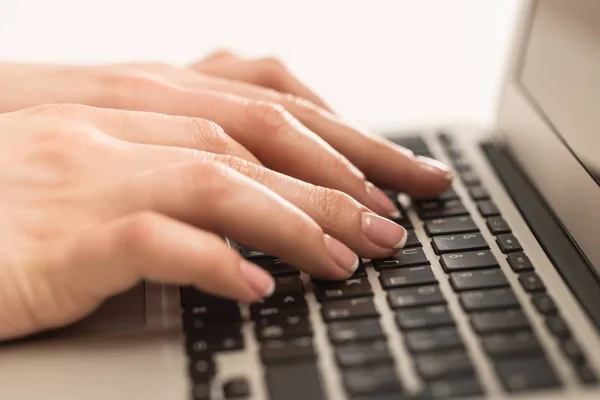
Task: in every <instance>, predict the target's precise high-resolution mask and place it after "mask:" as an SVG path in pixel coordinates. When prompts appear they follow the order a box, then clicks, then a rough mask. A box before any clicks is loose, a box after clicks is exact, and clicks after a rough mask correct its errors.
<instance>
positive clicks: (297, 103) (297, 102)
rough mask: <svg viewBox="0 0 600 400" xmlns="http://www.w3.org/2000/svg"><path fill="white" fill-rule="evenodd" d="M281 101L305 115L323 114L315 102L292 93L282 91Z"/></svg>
mask: <svg viewBox="0 0 600 400" xmlns="http://www.w3.org/2000/svg"><path fill="white" fill-rule="evenodd" d="M281 102H282V103H283V104H285V105H286V107H289V108H290V109H294V110H298V111H300V112H302V114H303V115H304V116H305V117H310V116H313V115H320V114H323V109H321V108H320V107H319V106H317V105H316V104H315V103H313V102H312V101H310V100H307V99H305V98H303V97H300V96H296V95H295V94H292V93H282V94H281Z"/></svg>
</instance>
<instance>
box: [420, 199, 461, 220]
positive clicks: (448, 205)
mask: <svg viewBox="0 0 600 400" xmlns="http://www.w3.org/2000/svg"><path fill="white" fill-rule="evenodd" d="M415 210H416V211H417V215H418V216H419V218H421V219H434V218H445V217H454V216H457V215H468V214H469V212H468V211H467V209H466V208H465V206H464V205H463V203H462V201H460V199H456V200H448V201H443V200H432V201H424V202H421V203H418V204H416V205H415Z"/></svg>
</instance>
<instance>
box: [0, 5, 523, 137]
mask: <svg viewBox="0 0 600 400" xmlns="http://www.w3.org/2000/svg"><path fill="white" fill-rule="evenodd" d="M517 3H518V0H387V1H382V0H380V1H372V0H371V1H351V0H346V1H324V0H322V1H314V0H301V1H284V0H278V1H275V0H272V1H266V0H254V1H252V0H238V1H233V0H212V1H202V0H195V1H193V0H168V1H153V0H146V1H137V0H136V1H124V0H121V1H117V0H102V1H85V0H78V1H75V0H37V1H36V0H0V60H4V61H36V62H37V61H39V62H77V63H92V62H94V63H95V62H119V61H135V60H161V61H168V62H172V63H186V62H189V61H192V60H194V59H195V58H198V57H200V56H202V55H205V54H206V53H208V52H210V51H212V50H215V49H217V48H220V47H227V48H230V49H234V50H236V51H239V52H242V53H244V54H246V55H250V56H258V55H276V56H278V57H280V58H282V59H283V60H284V61H285V62H286V63H287V64H288V65H289V67H290V68H291V69H292V70H293V71H295V72H296V73H297V74H298V75H299V76H300V77H301V78H303V79H304V80H305V81H306V82H308V83H309V84H310V85H311V86H312V87H314V88H315V89H316V90H318V91H319V92H320V93H321V94H322V95H323V97H324V98H325V99H326V100H327V101H328V102H329V103H330V104H332V105H333V107H334V108H335V109H336V110H337V111H338V112H340V113H341V114H343V115H345V116H347V117H348V118H349V119H351V120H353V121H354V122H357V123H360V124H363V125H367V126H370V127H377V128H389V127H406V126H414V125H429V124H440V123H465V122H466V123H475V124H483V125H487V124H489V123H491V122H492V121H493V115H494V110H495V106H496V99H497V95H498V89H499V85H500V82H501V80H500V79H501V76H502V72H503V71H502V69H503V66H504V61H505V57H506V54H507V51H508V45H509V43H510V42H509V39H510V35H511V26H512V24H513V22H514V16H515V10H516V5H517ZM1 95H3V96H6V95H10V93H8V94H7V93H2V94H1Z"/></svg>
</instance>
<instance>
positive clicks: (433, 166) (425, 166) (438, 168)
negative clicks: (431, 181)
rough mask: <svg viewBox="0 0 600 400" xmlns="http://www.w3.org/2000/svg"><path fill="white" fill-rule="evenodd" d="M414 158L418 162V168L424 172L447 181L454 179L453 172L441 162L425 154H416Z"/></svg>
mask: <svg viewBox="0 0 600 400" xmlns="http://www.w3.org/2000/svg"><path fill="white" fill-rule="evenodd" d="M415 159H416V160H417V162H418V163H419V168H421V169H422V170H424V171H425V172H426V173H428V174H433V175H436V176H438V177H441V178H443V179H444V180H445V181H447V182H452V179H454V172H453V171H452V169H451V168H450V167H449V166H447V165H446V164H444V163H443V162H441V161H438V160H435V159H433V158H430V157H425V156H416V157H415Z"/></svg>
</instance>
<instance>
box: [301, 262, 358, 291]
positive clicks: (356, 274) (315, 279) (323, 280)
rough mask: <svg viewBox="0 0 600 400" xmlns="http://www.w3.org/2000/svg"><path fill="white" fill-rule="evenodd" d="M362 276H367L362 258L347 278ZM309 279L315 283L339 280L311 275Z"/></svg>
mask: <svg viewBox="0 0 600 400" xmlns="http://www.w3.org/2000/svg"><path fill="white" fill-rule="evenodd" d="M364 276H367V269H366V268H365V265H364V264H363V262H362V260H360V264H359V266H358V268H356V270H355V271H354V273H353V274H352V276H351V277H350V278H348V279H354V278H362V277H364ZM311 280H312V281H313V282H314V283H315V285H320V284H327V283H337V282H340V281H332V280H329V279H322V278H317V277H314V276H313V277H311Z"/></svg>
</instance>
